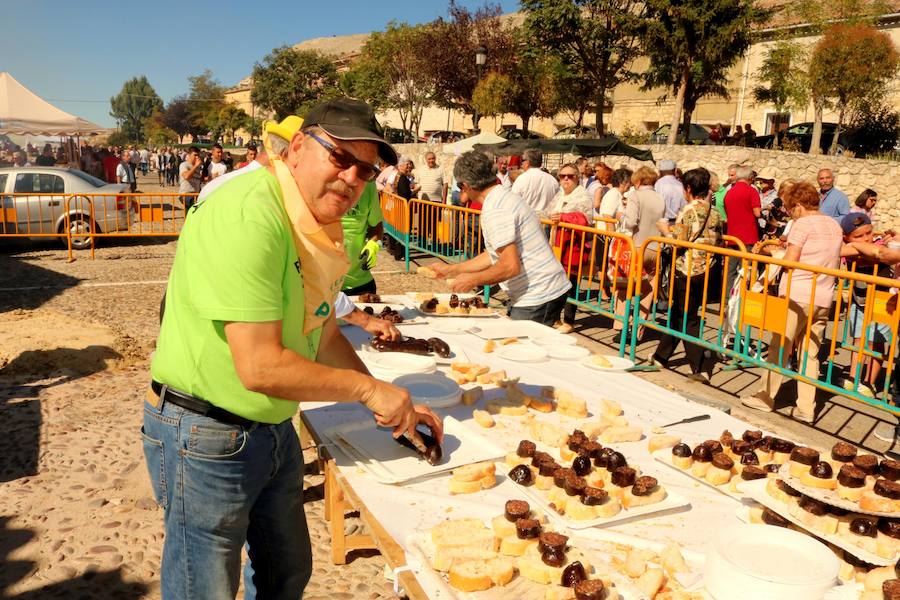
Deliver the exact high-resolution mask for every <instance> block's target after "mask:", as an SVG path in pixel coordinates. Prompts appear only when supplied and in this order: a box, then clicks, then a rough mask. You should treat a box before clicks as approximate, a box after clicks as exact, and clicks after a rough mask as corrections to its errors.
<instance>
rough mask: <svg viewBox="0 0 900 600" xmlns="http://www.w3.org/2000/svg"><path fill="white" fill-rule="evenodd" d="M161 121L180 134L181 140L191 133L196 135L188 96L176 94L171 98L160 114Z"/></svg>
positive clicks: (179, 139)
mask: <svg viewBox="0 0 900 600" xmlns="http://www.w3.org/2000/svg"><path fill="white" fill-rule="evenodd" d="M160 122H161V123H162V124H163V125H164V126H165V127H167V128H169V129H171V130H172V131H174V132H175V133H176V135H178V141H179V142H180V141H181V140H182V138H184V136H186V135H187V134H189V133H192V134H194V135H195V137H196V133H197V131H196V130H195V129H194V122H193V120H192V118H191V101H190V100H188V99H187V97H186V96H176V97H175V98H172V99H171V100H169V103H168V104H167V105H166V108H165V110H164V111H163V112H162V115H160Z"/></svg>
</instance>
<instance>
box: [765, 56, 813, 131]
mask: <svg viewBox="0 0 900 600" xmlns="http://www.w3.org/2000/svg"><path fill="white" fill-rule="evenodd" d="M805 62H806V50H805V48H804V47H803V46H801V45H800V44H798V43H796V42H792V41H787V40H781V41H779V42H776V43H775V45H773V46H772V47H771V48H769V49H768V51H767V52H766V57H765V58H764V59H763V63H762V65H761V66H760V68H759V70H757V71H756V78H757V79H758V80H759V81H760V82H761V84H760V85H757V86H756V87H754V88H753V99H754V101H756V102H757V103H759V104H771V105H772V106H774V107H775V111H776V112H777V113H779V114H780V113H783V112H785V111H787V110H790V109H801V108H803V107H805V106H807V105H808V104H809V80H808V77H807V74H806V69H805V68H804V63H805ZM778 133H779V131H778V127H776V128H775V136H774V141H773V144H772V146H773V147H775V148H777V147H778Z"/></svg>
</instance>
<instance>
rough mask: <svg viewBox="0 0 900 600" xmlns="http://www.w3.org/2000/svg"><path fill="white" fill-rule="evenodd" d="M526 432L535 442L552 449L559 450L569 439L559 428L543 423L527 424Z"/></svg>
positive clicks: (533, 422)
mask: <svg viewBox="0 0 900 600" xmlns="http://www.w3.org/2000/svg"><path fill="white" fill-rule="evenodd" d="M528 432H529V433H530V434H531V437H533V438H534V439H536V440H537V441H539V442H541V443H543V444H546V445H548V446H551V447H553V448H561V447H562V446H564V445H565V443H566V440H567V439H568V438H569V435H568V434H567V433H566V432H565V431H563V430H562V429H561V428H559V427H557V426H556V425H553V424H552V423H545V422H543V421H532V422H531V423H529V424H528Z"/></svg>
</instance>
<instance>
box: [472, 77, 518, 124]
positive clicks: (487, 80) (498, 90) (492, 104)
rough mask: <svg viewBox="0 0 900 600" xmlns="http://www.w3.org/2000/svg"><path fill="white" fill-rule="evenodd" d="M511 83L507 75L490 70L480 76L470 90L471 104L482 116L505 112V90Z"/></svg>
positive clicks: (492, 115)
mask: <svg viewBox="0 0 900 600" xmlns="http://www.w3.org/2000/svg"><path fill="white" fill-rule="evenodd" d="M512 85H513V83H512V80H511V79H510V78H509V76H508V75H505V74H503V73H497V72H496V71H491V72H490V73H488V74H487V75H485V76H484V77H482V78H481V81H479V82H478V85H476V86H475V91H473V92H472V106H473V108H474V109H475V110H476V111H478V114H479V115H481V116H482V117H496V116H498V115H502V114H503V113H504V112H506V107H507V103H506V97H505V96H506V91H507V90H508V89H509V88H511V87H512Z"/></svg>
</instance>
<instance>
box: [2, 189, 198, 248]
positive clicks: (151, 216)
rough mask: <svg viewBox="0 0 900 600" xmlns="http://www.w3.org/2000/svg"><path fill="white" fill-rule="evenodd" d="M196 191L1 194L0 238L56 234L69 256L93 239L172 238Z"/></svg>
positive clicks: (40, 236) (45, 236) (180, 224)
mask: <svg viewBox="0 0 900 600" xmlns="http://www.w3.org/2000/svg"><path fill="white" fill-rule="evenodd" d="M196 196H197V194H129V193H121V194H53V193H13V194H5V195H3V196H2V211H0V238H13V237H21V238H42V237H43V238H47V237H54V238H60V239H62V240H64V241H65V243H66V246H67V248H68V252H69V260H73V258H74V255H73V250H81V249H88V248H89V249H90V250H91V258H93V257H94V247H95V242H96V239H97V238H109V237H119V238H129V237H159V236H169V237H177V236H178V234H179V233H180V232H181V228H182V226H183V225H184V219H185V216H186V214H187V211H186V208H185V201H188V204H190V199H191V198H196Z"/></svg>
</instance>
